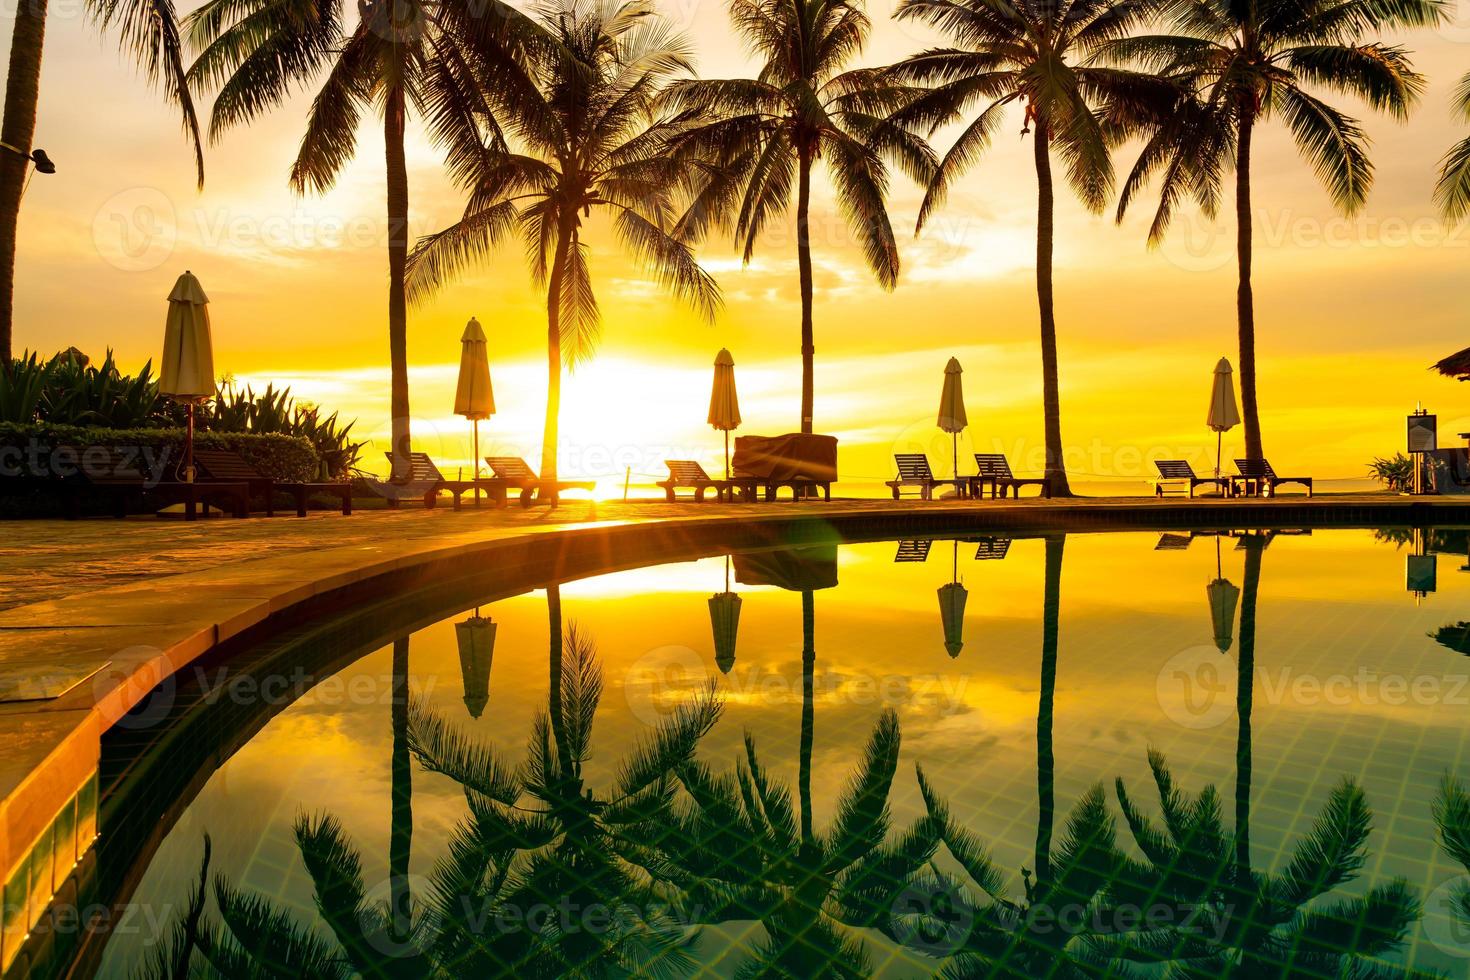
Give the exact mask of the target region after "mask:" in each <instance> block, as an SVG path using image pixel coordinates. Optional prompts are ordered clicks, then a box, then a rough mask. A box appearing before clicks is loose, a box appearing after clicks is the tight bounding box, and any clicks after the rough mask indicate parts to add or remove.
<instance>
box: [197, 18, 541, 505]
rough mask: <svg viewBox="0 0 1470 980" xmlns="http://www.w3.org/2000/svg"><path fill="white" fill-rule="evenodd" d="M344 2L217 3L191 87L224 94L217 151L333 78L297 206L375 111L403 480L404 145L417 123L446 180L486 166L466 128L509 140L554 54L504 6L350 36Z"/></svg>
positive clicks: (318, 101)
mask: <svg viewBox="0 0 1470 980" xmlns="http://www.w3.org/2000/svg"><path fill="white" fill-rule="evenodd" d="M344 6H345V4H344V2H343V0H290V2H287V3H280V2H277V0H208V2H206V3H205V4H204V6H202V7H200V8H199V9H198V10H197V11H195V12H194V13H193V14H191V15H189V19H188V24H189V31H190V40H191V42H192V44H193V45H194V46H195V47H196V48H197V49H200V54H199V57H198V58H197V59H196V60H195V62H194V64H193V65H192V66H190V68H189V81H190V82H191V83H192V84H195V85H199V86H211V87H217V88H218V94H217V95H216V97H215V101H214V108H213V111H212V113H211V118H210V123H209V134H210V138H211V139H212V140H213V139H217V138H219V137H220V136H221V135H223V133H224V132H225V131H226V130H228V129H230V128H231V127H233V126H237V125H240V124H242V123H247V122H250V121H251V120H253V119H255V118H256V117H257V116H259V115H261V114H262V113H264V112H266V111H267V110H269V109H271V108H274V107H276V106H278V105H279V104H280V103H282V102H284V101H285V100H286V99H287V98H288V96H290V95H291V94H293V93H294V92H295V91H297V89H298V88H299V87H301V86H305V85H309V84H311V83H312V82H313V81H314V80H316V79H317V78H318V77H320V76H322V75H325V80H324V81H323V82H322V85H321V88H320V90H319V91H318V92H317V95H316V98H315V100H314V101H313V102H312V106H311V111H310V113H309V115H308V118H307V125H306V133H305V135H304V136H303V137H302V140H301V148H300V151H299V152H298V154H297V156H296V161H295V163H293V164H292V166H291V186H292V188H293V189H294V190H295V191H297V192H298V193H305V192H307V191H314V192H317V193H325V192H326V191H327V190H329V189H330V188H331V187H332V185H333V184H334V183H335V182H336V180H337V176H338V175H339V174H340V173H341V171H342V168H343V167H345V166H346V165H347V163H348V162H349V161H350V160H351V159H352V157H353V156H354V154H355V153H356V151H357V132H358V125H359V122H360V120H361V116H362V114H363V111H364V110H365V109H368V108H369V106H372V105H376V106H377V107H378V109H379V111H381V112H382V116H383V138H384V142H385V143H386V145H387V158H386V177H387V222H388V225H387V230H388V351H389V359H390V362H391V373H392V378H391V402H392V405H391V407H392V425H393V452H394V476H395V477H396V478H405V477H406V474H407V469H406V468H407V466H408V453H409V450H410V449H411V440H410V433H409V407H408V311H407V302H406V286H405V278H406V266H407V261H408V244H409V243H408V234H409V230H408V169H407V162H406V160H405V157H404V140H405V133H406V130H407V124H408V117H409V114H410V112H411V111H416V112H417V113H418V114H419V115H420V116H421V117H422V118H423V121H424V123H425V124H426V126H427V128H428V130H429V133H430V136H431V137H432V138H433V139H434V140H435V141H436V142H439V143H442V144H444V145H445V146H446V148H447V150H448V163H447V166H448V169H449V171H450V173H451V174H452V175H455V176H460V175H463V174H465V173H467V172H469V171H471V170H473V169H474V168H476V167H480V166H483V165H484V163H483V158H484V157H485V156H486V154H487V152H488V151H487V150H486V149H485V145H484V143H483V142H482V141H481V140H479V139H469V138H467V137H466V135H465V126H466V122H465V121H466V119H467V118H469V117H473V118H474V119H475V120H476V122H477V123H478V124H479V125H481V126H484V127H488V128H489V130H490V132H491V133H492V134H493V135H496V136H498V135H499V132H500V130H499V127H500V125H501V124H503V123H504V122H505V121H506V119H507V117H513V116H514V115H515V114H516V113H518V112H520V111H525V109H526V107H527V104H528V93H529V92H530V91H531V85H530V82H529V80H528V79H527V78H526V77H525V72H524V65H525V61H526V58H527V50H528V49H529V48H530V47H531V46H533V45H545V44H549V43H551V42H550V40H549V39H547V38H546V37H545V36H544V34H543V32H541V31H540V30H539V28H537V27H536V26H535V25H534V24H533V23H532V22H531V21H530V20H529V19H528V18H527V17H526V16H524V15H523V14H521V13H520V11H519V10H517V8H516V7H515V6H514V5H512V4H510V3H506V2H504V0H473V2H471V0H361V2H359V3H358V5H357V13H358V21H357V24H356V26H354V27H353V28H352V29H351V30H350V31H349V30H348V29H347V27H346V19H345V16H344V15H345V11H344V9H343V8H344ZM471 66H475V67H476V68H478V70H479V71H480V72H482V73H493V74H494V75H495V78H496V81H497V91H498V93H499V97H498V99H497V102H496V104H495V106H494V111H493V112H491V111H488V107H486V106H485V105H484V103H483V101H482V100H480V99H479V98H478V96H477V94H476V92H475V91H474V89H473V85H472V82H471V80H470V78H469V77H468V76H469V74H470V71H471Z"/></svg>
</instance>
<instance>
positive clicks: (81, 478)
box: [31, 446, 250, 521]
mask: <svg viewBox="0 0 1470 980" xmlns="http://www.w3.org/2000/svg"><path fill="white" fill-rule="evenodd" d="M58 456H61V457H62V458H61V459H58V458H57V457H58ZM141 459H142V454H141V450H140V449H136V450H135V449H134V448H132V447H120V446H87V447H85V448H80V447H77V446H58V447H56V449H55V450H53V451H52V468H53V470H56V471H57V475H56V476H55V477H45V478H37V479H35V480H33V481H31V482H32V484H33V489H37V490H39V491H41V492H43V493H59V494H61V495H62V497H63V498H64V500H63V504H64V508H65V514H66V516H67V518H69V519H70V518H74V517H76V516H77V515H78V513H79V512H80V497H81V496H82V495H83V494H85V493H88V492H96V493H100V494H103V495H106V496H108V497H110V498H111V503H112V510H113V515H114V516H115V517H126V516H127V512H128V504H129V503H130V502H132V501H134V500H136V501H137V502H138V505H139V509H142V508H143V504H144V503H145V502H147V500H148V498H150V497H152V498H155V502H160V501H161V502H163V503H164V505H165V506H166V505H168V504H183V505H184V519H185V520H188V521H192V520H194V518H195V516H196V514H197V513H198V512H199V511H201V510H202V511H203V513H204V515H205V516H208V515H209V507H210V504H211V503H212V504H214V506H216V507H217V508H218V509H219V510H221V511H227V512H229V513H232V514H233V515H234V516H236V517H246V516H248V514H249V512H250V488H249V487H248V486H247V485H246V484H244V483H240V482H225V481H221V482H214V483H186V482H182V481H178V480H162V479H157V478H155V477H151V476H148V475H146V474H144V472H143V470H142V468H141V467H140V465H139V463H140V462H141ZM63 468H65V469H67V470H73V472H71V473H70V474H66V475H63V474H62V472H61V470H62V469H63Z"/></svg>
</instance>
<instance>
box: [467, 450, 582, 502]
mask: <svg viewBox="0 0 1470 980" xmlns="http://www.w3.org/2000/svg"><path fill="white" fill-rule="evenodd" d="M485 462H486V464H488V465H489V467H490V469H491V471H492V472H493V473H494V474H495V477H496V479H498V480H501V481H503V482H504V484H505V486H506V487H508V488H510V489H518V490H520V491H521V506H522V507H529V506H531V498H532V497H533V496H535V494H536V491H538V490H542V489H547V488H550V487H551V484H549V483H546V482H544V481H543V480H542V479H541V477H539V476H537V475H536V471H535V470H533V469H531V467H530V466H529V465H528V464H527V463H526V461H525V460H524V459H521V458H520V457H519V456H486V457H485ZM596 487H597V483H596V482H595V481H593V480H558V481H556V485H555V490H556V492H557V493H561V492H562V491H563V490H588V491H591V490H593V489H595V488H596Z"/></svg>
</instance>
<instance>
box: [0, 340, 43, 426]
mask: <svg viewBox="0 0 1470 980" xmlns="http://www.w3.org/2000/svg"><path fill="white" fill-rule="evenodd" d="M50 377H51V365H50V364H43V363H41V360H40V358H39V357H38V356H37V355H36V353H35V352H34V351H27V352H26V354H25V355H24V356H22V357H19V358H14V359H11V360H10V361H9V367H8V370H6V371H4V372H0V422H8V423H11V424H12V425H24V424H25V423H27V422H34V421H35V419H36V409H37V408H38V407H39V406H40V404H41V395H42V392H44V391H45V386H46V382H47V380H48V379H49V378H50Z"/></svg>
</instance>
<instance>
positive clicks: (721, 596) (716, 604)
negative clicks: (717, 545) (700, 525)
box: [709, 555, 740, 674]
mask: <svg viewBox="0 0 1470 980" xmlns="http://www.w3.org/2000/svg"><path fill="white" fill-rule="evenodd" d="M709 626H710V631H711V632H712V633H713V634H714V638H715V666H716V667H718V668H720V673H722V674H728V673H730V668H731V667H733V666H735V635H736V633H738V632H739V630H740V596H738V595H736V594H735V593H734V592H731V591H730V556H729V555H726V556H725V591H724V592H718V593H716V594H715V595H712V596H710V597H709Z"/></svg>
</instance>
